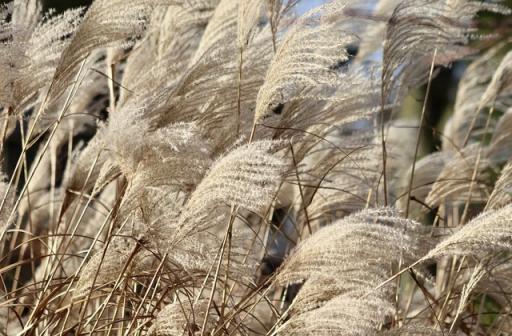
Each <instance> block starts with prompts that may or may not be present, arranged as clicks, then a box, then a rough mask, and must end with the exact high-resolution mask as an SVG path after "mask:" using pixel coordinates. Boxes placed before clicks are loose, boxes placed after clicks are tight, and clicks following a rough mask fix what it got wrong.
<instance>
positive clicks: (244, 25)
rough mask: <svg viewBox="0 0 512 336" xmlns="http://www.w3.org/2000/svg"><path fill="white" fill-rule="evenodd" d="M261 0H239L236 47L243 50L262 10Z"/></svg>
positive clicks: (262, 3) (262, 2)
mask: <svg viewBox="0 0 512 336" xmlns="http://www.w3.org/2000/svg"><path fill="white" fill-rule="evenodd" d="M263 6H264V1H263V0H240V4H239V5H238V34H237V36H238V48H239V49H240V50H244V49H245V48H246V46H247V45H248V44H249V42H250V40H251V37H252V35H253V34H254V29H255V28H256V25H257V24H258V21H259V20H260V17H261V12H262V10H263Z"/></svg>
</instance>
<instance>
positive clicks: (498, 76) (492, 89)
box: [479, 51, 512, 109]
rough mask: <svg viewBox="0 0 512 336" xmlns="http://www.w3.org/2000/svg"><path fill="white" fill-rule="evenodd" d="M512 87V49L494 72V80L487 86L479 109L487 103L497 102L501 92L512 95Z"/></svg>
mask: <svg viewBox="0 0 512 336" xmlns="http://www.w3.org/2000/svg"><path fill="white" fill-rule="evenodd" d="M511 89H512V51H509V52H508V53H507V54H506V55H505V56H504V57H503V58H502V60H501V62H500V65H499V66H498V68H497V69H496V71H495V72H494V74H493V76H492V80H491V82H490V83H489V85H488V86H487V89H486V90H485V92H484V94H483V96H482V98H481V101H480V106H479V109H481V108H482V107H483V106H485V105H487V104H495V103H496V100H497V99H498V97H499V96H500V95H501V94H505V95H507V96H508V97H509V98H510V96H511V94H510V90H511Z"/></svg>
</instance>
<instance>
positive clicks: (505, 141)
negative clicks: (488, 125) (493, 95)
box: [487, 108, 512, 166]
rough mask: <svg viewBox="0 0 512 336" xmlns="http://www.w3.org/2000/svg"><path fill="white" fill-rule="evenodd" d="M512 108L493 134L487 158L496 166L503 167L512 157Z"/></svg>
mask: <svg viewBox="0 0 512 336" xmlns="http://www.w3.org/2000/svg"><path fill="white" fill-rule="evenodd" d="M511 129H512V108H509V109H508V110H507V111H506V112H505V113H504V114H503V115H502V116H501V117H500V118H499V120H498V122H497V123H496V127H495V129H494V131H493V133H492V138H491V141H490V144H489V150H488V153H487V156H488V157H489V160H490V161H491V162H492V163H493V164H494V165H498V166H499V165H502V164H503V163H504V162H506V161H507V160H508V158H509V157H510V154H511V153H510V148H511V146H512V137H511V136H510V130H511Z"/></svg>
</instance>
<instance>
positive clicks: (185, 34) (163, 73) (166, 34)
mask: <svg viewBox="0 0 512 336" xmlns="http://www.w3.org/2000/svg"><path fill="white" fill-rule="evenodd" d="M218 2H219V1H218V0H208V1H205V0H196V1H187V2H185V3H181V4H178V5H171V6H169V7H168V8H167V10H166V11H165V12H160V11H154V13H153V16H152V17H151V20H150V26H149V27H148V30H147V33H146V36H145V38H144V39H143V40H142V41H139V42H138V43H137V44H136V46H135V47H134V49H133V51H132V52H131V53H130V55H129V56H128V58H127V61H126V65H125V67H124V71H123V79H122V87H124V88H128V89H129V90H127V89H123V90H121V92H120V98H119V105H120V106H122V105H124V104H125V102H126V100H127V99H128V98H129V97H131V96H133V95H136V96H138V97H140V96H142V97H144V96H151V95H152V94H153V93H154V88H155V87H161V86H169V85H172V83H174V85H176V83H177V82H178V81H179V79H180V77H181V76H183V74H184V73H185V72H186V70H187V68H188V67H189V64H190V63H191V59H192V57H193V55H194V54H195V52H196V50H197V48H198V46H199V43H200V41H201V40H202V39H201V37H202V34H203V33H204V31H205V29H206V26H207V24H208V22H209V20H210V18H211V16H212V15H213V13H214V11H215V7H216V4H217V3H218ZM148 58H153V59H155V62H147V59H148ZM170 87H172V86H170Z"/></svg>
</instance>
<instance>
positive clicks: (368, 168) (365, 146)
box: [295, 123, 382, 227]
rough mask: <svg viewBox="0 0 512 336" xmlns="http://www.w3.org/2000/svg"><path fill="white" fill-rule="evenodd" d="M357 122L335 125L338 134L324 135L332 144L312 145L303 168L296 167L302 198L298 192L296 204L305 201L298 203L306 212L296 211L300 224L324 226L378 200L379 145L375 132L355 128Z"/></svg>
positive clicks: (304, 160)
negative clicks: (322, 146) (342, 126)
mask: <svg viewBox="0 0 512 336" xmlns="http://www.w3.org/2000/svg"><path fill="white" fill-rule="evenodd" d="M357 125H358V124H357V123H355V124H353V125H351V124H346V125H345V127H344V128H341V127H340V128H336V132H334V133H335V134H336V133H340V134H336V136H333V137H332V139H331V138H329V137H327V139H328V140H329V141H330V143H331V144H334V145H333V146H328V147H327V149H323V150H322V149H321V147H320V146H318V147H320V149H319V148H318V147H317V148H312V149H311V150H310V153H308V154H306V155H305V157H304V159H303V160H302V161H301V164H302V165H303V167H300V168H298V169H299V173H300V175H301V176H300V183H301V184H302V185H303V186H302V189H303V191H302V195H303V196H304V198H305V199H304V200H302V199H300V197H301V195H300V193H298V195H297V196H296V198H298V200H297V201H298V202H299V204H301V203H302V202H304V203H305V204H302V205H301V206H302V207H304V206H306V209H307V213H306V211H301V210H303V209H299V210H298V211H300V213H299V216H298V221H299V222H300V223H302V224H304V223H307V224H308V226H313V227H316V226H318V225H323V224H325V223H329V222H331V221H333V220H335V219H338V218H341V217H343V216H345V215H347V214H350V213H352V212H354V211H359V210H361V209H363V208H365V207H366V206H367V205H368V202H371V204H373V203H374V202H376V200H377V199H378V195H377V192H376V186H377V183H378V179H379V177H380V165H381V162H382V160H381V159H380V157H381V156H380V155H381V152H380V148H379V147H378V146H376V142H375V141H376V139H375V133H374V132H373V131H364V130H358V126H357ZM350 126H352V127H353V128H351V127H350ZM355 132H358V133H359V134H357V135H356V134H355ZM295 183H297V181H295ZM304 186H308V187H304ZM309 199H311V200H310V201H309ZM297 207H298V208H299V206H297Z"/></svg>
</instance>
